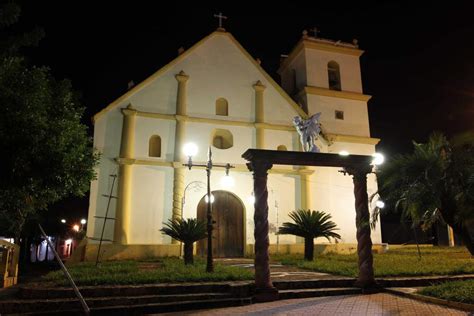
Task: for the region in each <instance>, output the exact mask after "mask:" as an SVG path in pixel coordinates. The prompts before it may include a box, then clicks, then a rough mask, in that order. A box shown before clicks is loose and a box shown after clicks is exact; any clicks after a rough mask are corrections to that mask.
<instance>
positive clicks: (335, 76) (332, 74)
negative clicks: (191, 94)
mask: <svg viewBox="0 0 474 316" xmlns="http://www.w3.org/2000/svg"><path fill="white" fill-rule="evenodd" d="M328 80H329V89H331V90H337V91H341V75H340V72H339V64H338V63H336V62H335V61H330V62H329V63H328Z"/></svg>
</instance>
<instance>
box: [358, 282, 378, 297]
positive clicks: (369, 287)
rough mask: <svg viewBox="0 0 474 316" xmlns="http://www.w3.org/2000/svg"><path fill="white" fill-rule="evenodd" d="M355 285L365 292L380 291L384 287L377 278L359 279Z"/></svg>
mask: <svg viewBox="0 0 474 316" xmlns="http://www.w3.org/2000/svg"><path fill="white" fill-rule="evenodd" d="M354 287H358V288H360V289H362V293H363V294H373V293H378V292H380V291H381V289H382V287H381V286H380V285H379V284H378V283H377V282H376V281H375V280H371V281H366V280H357V281H355V282H354Z"/></svg>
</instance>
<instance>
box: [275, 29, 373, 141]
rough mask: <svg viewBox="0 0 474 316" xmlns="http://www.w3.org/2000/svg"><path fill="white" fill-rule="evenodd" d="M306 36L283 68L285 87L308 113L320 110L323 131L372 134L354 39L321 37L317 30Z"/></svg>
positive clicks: (364, 135) (335, 133) (285, 60)
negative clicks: (340, 39)
mask: <svg viewBox="0 0 474 316" xmlns="http://www.w3.org/2000/svg"><path fill="white" fill-rule="evenodd" d="M313 33H314V34H313V36H310V35H309V34H308V32H307V31H303V36H302V38H301V39H300V41H299V42H298V43H297V44H296V46H295V47H294V48H293V50H292V51H291V53H290V54H289V55H288V56H287V57H286V56H285V57H286V58H284V59H283V60H282V62H281V65H280V69H279V70H278V72H279V74H280V76H281V82H282V87H283V89H284V90H285V91H286V92H287V93H288V94H289V95H290V96H291V97H292V98H293V99H294V100H295V101H296V102H297V103H298V104H299V105H300V106H301V108H302V109H303V110H304V111H305V112H306V113H308V114H310V115H312V114H315V113H318V112H321V113H322V115H321V124H322V126H323V129H324V132H325V133H327V134H333V135H347V136H359V137H370V128H369V117H368V110H367V102H368V101H369V99H370V98H371V96H370V95H365V94H363V90H362V79H361V72H360V61H359V57H360V56H361V55H362V54H363V53H364V51H363V50H360V49H359V46H358V45H357V40H354V41H353V42H352V43H345V42H342V41H334V40H330V39H325V38H321V37H319V36H318V31H317V29H315V30H314V31H313Z"/></svg>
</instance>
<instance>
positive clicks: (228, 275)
mask: <svg viewBox="0 0 474 316" xmlns="http://www.w3.org/2000/svg"><path fill="white" fill-rule="evenodd" d="M214 268H215V271H214V273H207V272H206V263H205V261H204V260H202V259H197V260H196V261H195V263H194V265H187V266H185V265H184V263H183V261H182V260H180V259H177V258H163V259H159V260H156V261H146V262H141V261H108V262H104V263H101V264H100V265H99V267H96V266H95V264H94V263H92V262H85V263H78V264H75V265H72V266H70V267H68V270H69V272H70V273H71V276H72V277H73V279H74V281H75V282H76V284H77V285H78V286H85V285H126V284H155V283H170V282H171V283H176V282H212V281H238V280H253V278H254V274H253V272H252V271H251V270H249V269H245V268H240V267H231V266H225V265H221V264H218V263H215V264H214ZM42 280H43V281H45V282H48V283H50V284H51V285H58V286H65V285H67V284H68V282H67V280H66V278H65V277H64V275H63V272H62V271H61V270H59V271H54V272H50V273H48V274H47V275H46V276H44V277H43V278H42ZM43 286H44V283H43Z"/></svg>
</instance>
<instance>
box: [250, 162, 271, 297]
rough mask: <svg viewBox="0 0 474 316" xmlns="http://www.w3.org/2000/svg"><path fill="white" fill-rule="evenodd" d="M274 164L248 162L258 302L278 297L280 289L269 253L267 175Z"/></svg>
mask: <svg viewBox="0 0 474 316" xmlns="http://www.w3.org/2000/svg"><path fill="white" fill-rule="evenodd" d="M272 166H273V165H272V164H271V163H268V162H266V161H258V160H257V161H251V162H250V163H248V164H247V167H248V168H249V170H250V171H252V172H253V192H254V195H255V213H254V216H253V219H254V222H255V229H254V237H255V261H254V266H255V296H254V299H255V301H257V302H269V301H274V300H277V299H278V289H277V288H275V287H274V286H273V284H272V280H271V279H270V265H269V260H270V257H269V255H268V246H269V245H270V241H269V239H268V189H267V175H268V170H269V169H271V168H272Z"/></svg>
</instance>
